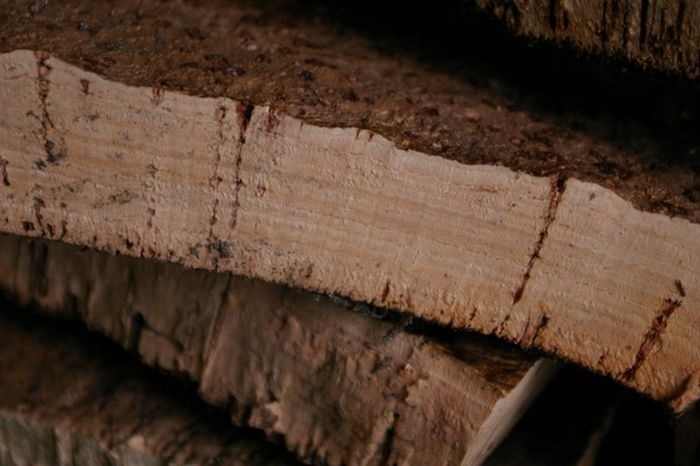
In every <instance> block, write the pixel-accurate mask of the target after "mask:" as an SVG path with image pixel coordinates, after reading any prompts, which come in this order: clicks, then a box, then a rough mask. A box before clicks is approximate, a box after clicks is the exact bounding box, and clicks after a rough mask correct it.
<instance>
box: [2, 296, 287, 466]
mask: <svg viewBox="0 0 700 466" xmlns="http://www.w3.org/2000/svg"><path fill="white" fill-rule="evenodd" d="M6 306H7V305H6V303H4V305H3V307H6ZM8 311H9V309H3V312H4V313H7V312H8ZM0 341H2V348H1V349H0V380H2V389H0V464H2V465H4V466H26V465H32V466H157V465H166V464H172V465H178V464H182V465H184V464H190V465H207V464H216V465H221V466H243V465H249V466H254V465H260V466H263V465H265V466H266V465H290V466H292V465H295V464H298V463H296V462H295V461H294V459H293V458H292V456H291V455H290V454H289V453H287V452H285V451H284V450H283V449H282V448H280V447H278V446H276V445H273V444H270V443H266V442H265V441H263V440H262V435H261V434H260V432H253V431H250V430H247V431H246V430H240V429H236V428H234V427H232V426H231V424H230V422H229V421H228V418H227V417H226V415H225V414H224V413H222V412H217V411H214V410H213V409H212V408H210V407H207V406H206V405H205V404H204V403H203V402H201V401H200V400H198V399H197V397H196V395H195V394H194V393H191V392H189V390H185V389H184V388H180V387H178V384H177V381H173V380H167V379H165V378H164V377H162V376H157V375H155V374H154V373H152V372H149V371H147V370H146V369H144V368H143V367H142V366H141V365H140V364H139V363H138V361H136V360H135V359H133V358H132V357H127V355H126V354H123V353H122V351H121V350H120V349H118V348H117V347H116V346H112V345H110V344H109V342H107V341H102V339H101V338H95V337H94V336H90V335H88V334H87V332H85V331H83V332H80V331H76V330H75V329H72V328H70V327H69V326H68V325H65V323H62V322H42V321H40V320H39V319H18V318H16V317H9V316H8V314H3V315H1V316H0ZM188 392H189V393H188Z"/></svg>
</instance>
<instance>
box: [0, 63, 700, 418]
mask: <svg viewBox="0 0 700 466" xmlns="http://www.w3.org/2000/svg"><path fill="white" fill-rule="evenodd" d="M0 74H1V76H0V82H2V85H1V87H0V102H1V103H2V108H3V111H2V113H0V118H1V119H2V121H0V144H1V145H2V146H1V147H0V150H1V151H2V157H3V160H4V161H5V162H4V163H3V170H4V174H5V175H6V176H5V182H4V183H3V185H2V186H0V189H1V190H2V191H0V193H2V197H0V228H1V229H2V230H3V231H6V232H10V233H16V234H20V235H28V236H42V237H46V238H54V239H60V240H62V241H65V242H69V243H73V244H77V245H84V246H90V247H93V248H97V249H102V250H105V251H109V252H119V253H122V254H128V255H133V256H142V257H143V256H145V257H153V258H159V259H164V260H167V261H171V262H176V263H179V264H184V265H186V266H189V267H197V268H204V269H210V270H217V271H229V272H233V273H236V274H240V275H244V276H248V277H255V278H262V279H265V280H269V281H275V282H279V283H285V284H289V285H293V286H298V287H302V288H307V289H311V290H315V291H321V292H326V293H336V294H341V295H344V296H347V297H350V298H352V299H354V300H357V301H364V302H367V303H372V304H374V305H378V306H383V307H389V308H396V309H401V310H405V311H407V312H410V313H412V314H414V315H417V316H420V317H422V318H426V319H430V320H435V321H438V322H441V323H444V324H448V325H451V326H453V327H455V328H468V329H474V330H478V331H480V332H483V333H489V334H495V335H498V336H500V337H503V338H506V339H508V340H510V341H513V342H516V343H518V344H521V345H523V346H526V347H529V346H535V347H538V348H542V349H545V350H547V351H549V352H552V353H554V354H557V355H559V356H561V357H564V358H567V359H570V360H573V361H575V362H577V363H579V364H582V365H584V366H586V367H588V368H590V369H592V370H595V371H597V372H600V373H603V374H608V375H611V376H612V377H614V378H616V379H617V380H620V381H622V382H623V383H625V384H627V385H629V386H631V387H633V388H635V389H637V390H639V391H641V392H643V393H645V394H647V395H649V396H652V397H653V398H656V399H660V400H667V401H672V405H673V407H674V409H677V410H682V409H683V408H684V407H685V406H687V405H688V404H689V403H690V402H692V401H693V400H695V399H696V398H697V397H698V395H699V394H700V392H699V390H700V388H699V386H698V379H699V378H700V375H699V374H700V345H698V342H699V340H700V338H699V337H700V314H698V313H697V312H695V310H696V309H698V296H699V295H700V274H698V264H700V226H698V224H695V223H691V222H689V221H688V220H685V219H681V218H670V217H667V216H665V215H662V214H656V213H651V212H643V211H640V210H637V209H636V208H635V207H634V206H633V205H632V204H630V203H629V202H628V201H626V200H624V199H622V198H620V197H619V196H618V195H617V194H615V193H613V192H612V191H610V190H608V189H606V188H604V187H602V186H600V185H597V184H593V183H590V182H582V181H579V180H577V179H575V178H569V179H564V178H562V177H560V176H557V175H554V176H552V177H549V178H546V177H537V176H533V175H528V174H525V173H522V172H517V171H513V170H511V169H509V168H505V167H497V166H493V165H469V164H464V163H458V162H457V161H454V160H448V159H444V158H440V157H435V156H430V155H428V154H425V153H421V152H417V151H413V150H404V149H400V148H398V147H397V146H396V145H395V144H394V143H392V142H391V141H389V140H387V139H385V138H384V137H382V136H381V135H378V134H374V133H372V132H370V131H366V130H361V129H356V128H329V127H320V126H316V125H313V124H309V123H305V122H304V121H302V120H299V119H296V118H292V117H289V116H287V115H285V114H282V113H280V112H279V111H277V110H275V109H273V108H270V107H267V106H254V105H250V104H242V103H240V102H237V101H234V100H231V99H229V98H205V97H193V96H187V95H184V94H179V93H177V92H169V91H165V90H163V89H160V88H143V87H133V86H127V85H124V84H120V83H117V82H111V81H108V80H105V79H103V78H101V77H99V76H97V75H95V74H92V73H89V72H85V71H82V70H81V69H79V68H77V67H75V66H72V65H69V64H67V63H65V62H63V61H61V60H60V59H57V58H52V57H49V56H48V55H46V54H43V53H41V52H36V53H35V52H31V51H16V52H12V53H9V54H5V55H2V56H1V57H0Z"/></svg>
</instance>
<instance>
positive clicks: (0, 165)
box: [0, 157, 10, 186]
mask: <svg viewBox="0 0 700 466" xmlns="http://www.w3.org/2000/svg"><path fill="white" fill-rule="evenodd" d="M9 164H10V162H8V161H7V160H5V159H3V158H2V157H0V175H1V176H2V184H3V185H5V186H10V178H9V177H8V176H7V166H8V165H9Z"/></svg>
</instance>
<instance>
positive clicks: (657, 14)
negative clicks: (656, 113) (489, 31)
mask: <svg viewBox="0 0 700 466" xmlns="http://www.w3.org/2000/svg"><path fill="white" fill-rule="evenodd" d="M474 3H475V4H476V6H477V8H479V9H482V10H484V11H486V12H488V13H490V14H492V15H494V16H495V17H497V18H499V19H500V20H502V21H503V22H505V23H506V24H507V25H508V26H509V27H510V28H511V29H512V30H514V31H515V32H517V33H519V34H522V35H525V36H528V37H532V38H537V39H544V40H550V41H555V42H559V43H565V44H570V45H573V46H574V47H576V48H579V49H582V50H585V51H588V52H595V53H602V54H606V55H611V56H613V57H623V58H625V59H627V60H629V61H631V62H633V63H636V64H639V65H642V66H647V67H650V68H655V69H657V70H662V71H672V72H676V73H680V74H683V75H686V76H688V77H691V78H696V77H698V75H700V5H699V4H698V2H694V1H690V2H687V1H677V0H649V1H639V0H626V1H614V2H608V1H606V0H583V1H582V0H574V1H566V0H564V1H560V0H547V1H545V0H535V1H529V2H518V1H515V2H513V1H505V0H476V2H474Z"/></svg>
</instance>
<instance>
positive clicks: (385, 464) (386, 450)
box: [378, 412, 399, 466]
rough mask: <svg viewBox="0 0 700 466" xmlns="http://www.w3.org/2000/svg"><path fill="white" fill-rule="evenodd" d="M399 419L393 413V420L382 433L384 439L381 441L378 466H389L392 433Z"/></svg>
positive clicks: (392, 444) (392, 439)
mask: <svg viewBox="0 0 700 466" xmlns="http://www.w3.org/2000/svg"><path fill="white" fill-rule="evenodd" d="M398 418H399V413H396V412H394V413H393V420H392V422H391V424H389V426H387V429H386V431H385V432H384V438H383V439H382V441H381V443H380V445H381V448H380V450H381V457H380V459H379V463H378V464H379V465H381V466H389V464H390V463H389V461H390V460H391V452H392V450H393V446H394V433H395V429H396V420H397V419H398Z"/></svg>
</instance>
